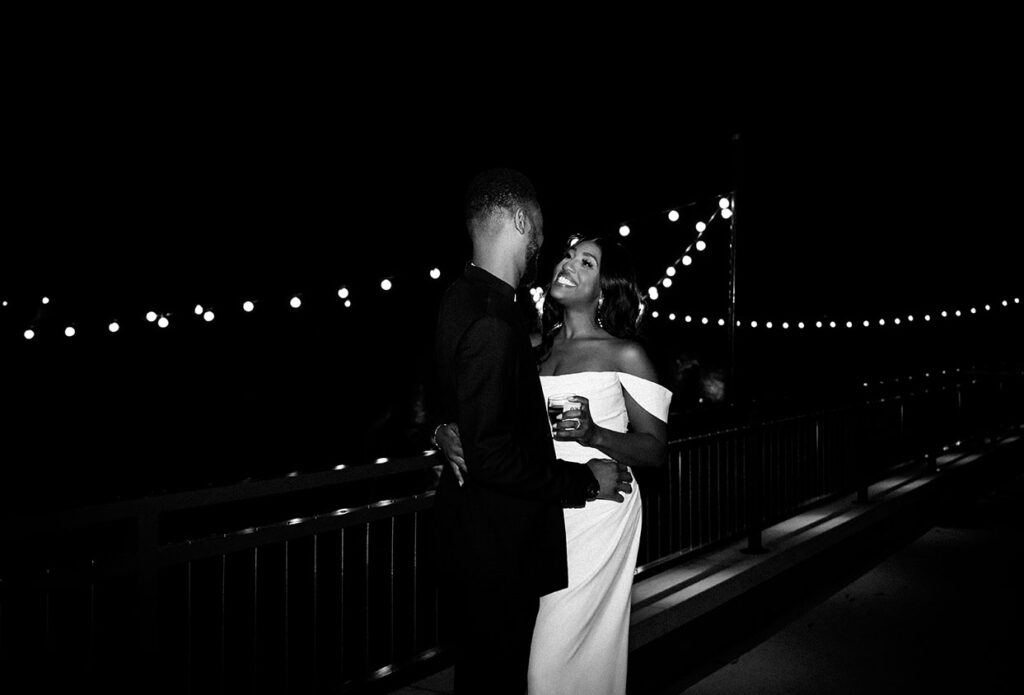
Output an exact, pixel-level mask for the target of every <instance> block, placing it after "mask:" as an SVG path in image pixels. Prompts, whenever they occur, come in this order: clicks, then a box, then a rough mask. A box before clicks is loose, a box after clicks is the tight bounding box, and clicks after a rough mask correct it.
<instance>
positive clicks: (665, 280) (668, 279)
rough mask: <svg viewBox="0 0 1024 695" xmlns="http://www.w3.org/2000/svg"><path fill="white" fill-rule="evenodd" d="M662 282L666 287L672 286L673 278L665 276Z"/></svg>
mask: <svg viewBox="0 0 1024 695" xmlns="http://www.w3.org/2000/svg"><path fill="white" fill-rule="evenodd" d="M661 284H662V285H664V286H665V287H666V289H667V288H669V287H671V286H672V278H665V279H664V280H662V281H661Z"/></svg>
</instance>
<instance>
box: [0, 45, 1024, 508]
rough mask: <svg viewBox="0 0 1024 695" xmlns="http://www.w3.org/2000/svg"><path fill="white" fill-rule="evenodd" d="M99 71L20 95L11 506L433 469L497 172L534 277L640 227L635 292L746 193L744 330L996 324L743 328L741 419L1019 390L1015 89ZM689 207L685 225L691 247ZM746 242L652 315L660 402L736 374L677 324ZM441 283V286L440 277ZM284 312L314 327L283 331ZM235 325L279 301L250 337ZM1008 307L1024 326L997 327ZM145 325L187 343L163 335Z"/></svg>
mask: <svg viewBox="0 0 1024 695" xmlns="http://www.w3.org/2000/svg"><path fill="white" fill-rule="evenodd" d="M111 64H116V65H118V66H119V67H118V69H117V70H111V69H103V65H104V64H103V63H91V62H90V63H84V64H81V65H79V64H76V63H75V62H74V61H65V62H63V63H62V64H61V65H60V69H59V70H49V71H46V72H45V76H46V78H45V79H40V78H39V76H38V74H36V75H34V76H29V75H22V76H21V77H20V79H19V80H18V83H17V84H16V85H15V86H13V87H12V89H11V93H12V94H13V95H15V98H14V99H12V101H11V103H12V107H11V110H10V112H9V114H8V116H10V117H11V119H12V120H11V122H12V123H14V124H15V125H14V126H13V127H11V128H9V129H8V131H7V137H6V138H5V140H6V142H5V150H6V153H7V157H6V160H7V167H6V168H7V171H8V177H7V178H8V187H7V192H6V196H5V198H6V200H7V201H8V206H7V207H8V211H9V215H8V221H7V224H6V225H5V227H6V229H5V232H4V234H3V237H4V240H3V247H2V268H0V294H2V295H3V299H5V300H7V301H8V303H9V304H8V306H7V307H4V308H3V310H2V314H0V345H2V350H3V354H4V365H5V366H4V391H5V398H4V401H5V406H6V409H7V411H8V413H7V416H6V417H5V423H6V429H7V431H8V435H7V437H6V439H7V441H8V442H9V443H10V445H9V446H8V448H7V449H6V453H5V459H6V461H5V463H4V466H5V467H6V469H7V470H8V473H9V480H10V481H12V482H11V484H10V485H8V486H7V487H6V489H7V490H8V491H9V492H10V493H11V494H10V495H9V496H10V497H17V498H18V499H19V500H20V501H22V502H25V501H26V500H31V501H32V503H37V502H38V501H39V500H47V501H49V502H50V503H51V504H61V505H63V504H69V503H78V502H81V501H83V500H93V499H100V498H108V497H116V496H127V495H133V494H140V492H149V491H155V490H165V489H180V488H188V487H195V486H198V485H204V484H208V483H211V482H226V481H231V480H237V479H240V478H245V477H252V476H257V477H258V476H265V475H275V474H280V473H286V472H289V471H293V470H316V469H321V468H325V467H329V466H333V465H336V464H337V463H365V462H368V461H372V460H373V459H374V458H376V457H378V456H398V455H403V454H407V453H411V452H414V451H416V450H419V449H421V448H422V447H423V446H425V442H426V436H427V434H429V430H430V429H432V426H433V420H432V418H431V411H430V406H431V403H430V393H429V379H430V375H431V374H432V371H431V370H432V365H431V361H430V349H431V341H432V334H433V312H434V310H435V308H436V302H437V300H438V297H439V296H440V293H441V291H443V288H444V286H445V285H446V284H447V283H448V282H450V281H451V280H452V279H453V278H454V277H455V276H456V274H457V273H458V272H459V271H460V270H461V268H462V266H463V264H464V263H465V261H466V260H467V258H468V253H469V247H468V243H467V240H466V237H465V233H464V226H463V221H462V196H463V193H464V190H465V186H466V183H467V182H468V180H469V178H470V177H471V176H472V175H473V174H475V173H476V172H477V171H479V170H480V169H482V168H486V167H489V166H512V167H516V168H519V169H521V170H522V171H524V172H525V173H527V174H528V175H529V176H530V177H531V178H532V179H533V181H534V183H535V184H536V186H537V188H538V190H539V192H540V195H541V201H542V205H543V208H544V214H545V231H546V238H547V241H546V244H545V249H544V254H543V257H542V263H541V265H542V268H544V269H545V270H544V271H542V272H546V270H547V269H550V267H551V264H552V263H553V261H554V259H555V258H556V257H557V252H558V250H559V249H560V248H561V245H562V242H563V241H564V239H565V238H566V237H567V236H568V235H569V234H571V233H573V232H583V233H587V234H612V235H614V234H615V232H616V230H617V229H618V226H619V225H620V224H621V223H623V222H628V223H629V224H630V225H631V227H632V229H633V233H632V234H631V235H630V237H629V238H628V239H627V240H625V242H624V243H626V244H627V246H629V248H630V249H631V251H632V252H633V254H634V256H635V258H636V261H637V264H638V269H639V272H640V279H641V282H642V284H643V285H644V286H645V287H646V286H648V285H650V284H652V283H653V282H654V281H656V280H657V279H658V278H660V277H661V275H662V274H663V272H664V268H665V267H666V266H667V265H668V264H669V263H670V262H671V261H672V260H674V259H675V258H677V257H678V256H679V255H680V254H681V252H682V250H683V249H684V248H685V246H686V244H687V243H689V241H691V240H692V239H693V238H694V233H693V232H692V229H693V227H692V224H693V222H694V221H695V220H696V219H700V218H701V217H706V216H708V215H710V213H711V212H713V211H714V210H715V206H716V202H715V196H716V195H717V194H720V193H723V192H729V191H738V198H737V200H738V202H737V209H738V211H739V215H738V218H737V224H738V233H739V246H738V265H737V273H738V275H737V290H738V292H737V297H738V302H737V304H738V312H739V317H740V318H741V319H743V320H744V322H745V323H746V322H747V321H749V320H750V319H758V320H760V321H761V322H762V323H763V322H764V321H767V320H773V321H775V322H776V324H777V323H778V322H781V321H782V320H788V321H789V322H791V323H793V324H795V322H796V321H799V320H805V321H807V322H808V323H812V322H813V321H815V320H817V319H819V318H821V319H824V320H828V319H829V318H835V319H836V320H839V321H841V322H845V321H846V320H848V319H852V320H854V321H855V323H856V324H857V326H858V327H859V326H860V322H861V321H862V320H864V319H870V320H872V322H873V323H874V322H875V321H877V319H878V318H887V319H888V318H891V317H895V316H906V315H907V314H916V315H918V316H920V315H921V314H924V313H931V314H933V315H934V314H937V313H938V311H939V310H941V309H943V308H947V309H948V310H949V311H950V312H952V311H953V310H954V309H955V308H960V309H961V310H962V311H964V312H965V314H966V313H967V311H968V309H969V308H970V307H971V306H977V308H978V310H979V312H981V311H982V309H981V306H982V305H983V304H985V303H990V304H991V305H992V306H993V311H992V312H991V313H979V315H977V316H973V317H971V316H969V315H967V316H965V317H964V318H962V319H958V320H955V321H954V320H953V319H948V320H947V321H946V322H944V323H939V322H937V321H936V322H934V323H933V324H931V325H928V326H926V325H924V324H922V323H921V322H920V321H918V322H915V324H914V325H913V327H910V326H902V327H893V326H892V324H891V321H890V322H889V323H888V325H887V326H886V327H884V328H883V327H878V328H872V329H864V328H860V329H859V330H853V331H851V333H849V334H842V335H838V334H835V333H834V334H831V335H830V334H828V332H827V331H825V332H819V333H814V332H813V331H811V330H808V329H805V332H801V333H799V334H798V333H797V332H796V331H795V330H793V329H791V330H790V332H788V333H782V332H781V331H779V330H777V329H776V330H775V331H774V332H763V331H762V332H758V333H747V332H744V331H742V330H741V331H740V338H739V340H738V344H737V356H738V362H737V369H738V378H737V383H736V384H730V385H727V393H728V395H729V400H733V399H736V400H738V399H740V397H741V396H742V398H743V399H744V400H749V399H751V398H757V399H761V400H764V401H772V402H784V401H786V402H795V401H798V402H800V403H802V404H807V403H810V402H820V401H821V400H822V399H823V398H825V397H826V396H828V395H829V394H834V393H848V392H849V390H850V389H851V388H852V387H853V386H859V385H860V384H861V382H862V381H863V380H865V379H867V378H869V377H871V378H873V379H874V378H891V377H893V376H899V375H902V374H908V373H914V372H923V371H926V370H927V369H930V368H946V367H948V368H950V369H952V368H955V367H962V368H970V367H975V366H979V365H981V366H985V367H986V368H989V367H991V368H1000V369H1002V368H1008V367H1012V366H1013V365H1017V366H1019V365H1020V354H1022V353H1021V351H1020V349H1019V348H1020V343H1019V338H1016V337H1015V336H1016V333H1018V332H1019V331H1018V330H1015V328H1016V325H1017V324H1019V316H1020V313H1019V312H1020V309H1019V305H1017V307H1016V308H1012V307H1013V305H1012V299H1013V297H1014V296H1019V293H1020V286H1021V283H1020V271H1019V269H1018V267H1017V266H1018V260H1017V259H1018V256H1017V253H1018V248H1019V242H1018V236H1019V231H1018V230H1017V227H1018V223H1017V221H1016V212H1017V199H1018V193H1017V192H1018V190H1019V187H1020V174H1019V169H1020V136H1019V134H1018V132H1017V131H1016V125H1015V123H1016V116H1015V112H1014V111H1013V110H1012V109H1011V107H1010V105H1009V104H1010V99H1009V96H1008V95H1006V94H1005V92H1004V90H1002V89H1001V88H1000V85H999V84H998V83H996V84H994V85H993V84H989V85H985V84H980V83H979V84H973V83H971V81H970V80H963V81H961V82H960V83H959V85H958V87H957V89H958V90H959V91H958V92H957V94H958V96H956V97H954V96H952V95H950V94H949V93H947V92H944V91H942V90H939V89H934V90H933V89H932V87H933V86H934V87H938V86H940V85H939V84H938V82H936V84H934V85H932V84H927V83H921V82H917V83H912V84H910V85H909V86H906V87H904V88H900V87H894V88H892V89H888V90H881V91H877V92H867V93H864V92H860V93H859V94H853V93H843V92H842V90H839V91H837V92H836V93H833V94H831V95H830V96H828V97H825V96H824V95H821V94H818V93H815V92H814V91H813V90H810V91H806V92H805V91H797V92H796V94H795V95H794V96H791V95H790V94H789V93H785V92H773V93H771V95H770V96H769V97H766V98H764V99H752V100H751V102H750V103H753V104H755V105H756V106H757V108H751V107H750V104H747V105H746V106H743V107H741V106H733V105H732V103H731V102H729V103H727V102H725V101H724V100H723V101H719V100H718V99H716V98H715V94H714V93H712V94H710V95H709V94H707V93H699V94H698V93H693V94H689V95H687V94H686V93H685V92H683V91H681V90H676V91H674V92H670V93H669V94H668V96H664V97H662V96H659V95H660V94H661V92H658V91H656V90H653V89H648V87H649V86H650V85H648V84H646V83H644V84H641V83H636V84H633V85H632V89H631V90H630V91H623V90H621V89H620V88H616V87H613V86H612V85H607V84H605V85H601V84H598V85H597V86H595V87H593V88H590V86H589V85H587V86H586V87H585V86H583V85H582V84H576V83H574V82H572V81H571V80H570V81H568V82H567V84H568V85H569V86H562V87H559V86H557V85H556V86H554V87H551V88H550V89H548V90H540V89H536V88H534V85H533V84H532V83H530V82H529V81H516V80H512V81H509V82H507V83H506V82H504V81H500V80H499V81H497V83H493V82H492V83H489V84H490V86H489V87H488V88H486V89H480V90H471V89H469V88H467V86H466V84H459V83H458V80H456V86H455V87H454V88H446V87H442V86H441V85H440V84H439V83H438V82H436V81H435V80H434V78H433V77H432V76H430V75H425V74H409V75H407V76H406V77H405V79H404V80H399V79H397V78H395V77H394V75H391V76H384V77H375V78H369V77H359V78H354V77H351V75H352V74H354V72H349V71H346V72H344V74H342V75H335V76H334V79H332V80H330V81H328V82H320V83H316V84H311V82H310V81H308V80H306V79H300V78H298V77H296V75H295V74H288V75H280V74H277V75H275V74H273V73H272V72H267V73H265V74H261V73H259V71H253V70H242V69H241V68H240V67H239V66H238V65H236V64H233V63H232V62H231V61H223V62H219V63H217V64H216V67H210V68H208V69H202V70H200V69H192V70H188V71H181V70H180V69H179V67H180V66H177V65H175V64H174V63H173V61H169V62H168V63H167V64H163V65H149V64H147V65H146V67H145V68H144V69H143V68H138V69H135V70H133V69H131V68H130V67H125V66H126V62H125V61H114V60H112V62H111V63H109V64H106V66H107V67H109V65H111ZM232 66H233V67H232ZM652 82H654V83H655V86H656V80H652ZM485 86H486V85H485ZM721 90H722V92H726V91H727V89H726V87H725V86H724V85H723V86H721ZM736 133H741V134H742V136H741V138H740V142H741V143H742V144H741V146H740V147H739V149H737V145H736V143H735V141H734V139H733V136H734V135H735V134H736ZM689 203H693V205H692V206H689V207H684V206H687V204H689ZM671 208H677V209H679V210H680V211H681V214H682V215H683V218H682V220H681V221H680V222H679V223H677V224H675V225H673V224H671V223H669V222H668V221H667V219H666V218H665V212H666V211H667V210H669V209H671ZM727 235H728V227H727V226H726V225H725V224H724V223H722V222H721V221H718V222H716V223H714V224H713V225H712V226H711V227H710V228H709V230H708V232H707V233H706V234H705V237H704V238H705V239H707V240H708V243H709V249H708V251H706V252H704V254H701V255H698V256H696V262H695V263H694V265H693V266H691V267H689V268H684V269H681V271H680V274H679V275H677V277H676V281H677V282H676V284H675V286H674V287H673V288H672V289H671V290H662V299H661V300H659V302H658V303H657V306H656V307H655V308H658V309H659V313H660V314H661V317H660V318H659V320H657V321H653V322H651V323H650V324H649V327H648V329H647V333H646V338H647V339H648V344H649V345H650V348H651V351H652V354H653V355H654V356H655V357H656V359H657V363H658V366H659V369H660V370H661V372H662V374H663V381H665V382H666V383H668V384H670V385H679V384H678V383H677V380H678V378H679V368H680V364H681V363H682V362H685V363H689V364H693V363H695V362H696V363H698V364H699V365H700V369H699V371H700V372H701V373H704V374H716V373H717V374H721V375H725V374H727V373H728V367H729V364H728V345H727V342H726V340H725V336H726V333H725V331H724V329H721V328H718V327H717V326H714V325H712V326H709V327H702V326H699V324H689V325H684V324H682V322H681V321H677V322H675V323H669V322H667V321H666V320H665V315H666V314H667V313H668V312H669V311H674V312H675V313H676V314H678V315H679V317H680V318H681V317H682V316H683V315H685V314H692V315H693V316H694V317H699V316H705V315H706V316H709V317H711V319H712V321H713V322H714V321H715V320H717V318H718V317H721V316H724V315H725V311H726V307H727V299H728V294H727V292H728V254H727ZM435 266H436V267H438V268H440V269H441V271H442V278H441V279H440V280H438V281H433V280H430V279H429V277H428V276H427V272H428V271H429V269H430V268H432V267H435ZM384 277H391V278H393V279H394V282H395V289H394V290H393V291H391V292H389V293H383V292H381V291H380V289H379V282H380V280H381V279H382V278H384ZM542 277H543V276H542ZM341 285H345V286H348V287H349V288H350V290H351V291H352V300H353V307H352V308H351V309H344V308H343V307H342V306H341V301H340V300H339V299H338V297H337V295H336V292H337V289H338V287H340V286H341ZM296 293H300V294H301V296H302V297H303V301H304V305H303V308H302V309H301V310H300V311H293V310H291V309H290V308H288V306H287V302H288V299H289V298H290V297H291V296H292V295H293V294H296ZM44 295H46V296H49V297H50V299H51V300H52V301H51V303H50V304H49V305H46V306H42V305H41V304H40V298H41V297H42V296H44ZM245 299H254V300H257V301H258V302H259V303H258V306H257V309H256V311H255V312H254V313H253V314H251V315H246V314H243V313H242V311H241V309H240V304H241V302H242V301H243V300H245ZM524 299H525V296H524ZM1003 299H1009V300H1010V301H1011V308H1010V309H1002V308H1001V307H998V308H997V305H998V303H999V302H1001V301H1002V300H1003ZM196 303H201V304H203V305H204V306H208V307H211V308H213V309H214V310H215V312H216V314H217V318H216V320H215V321H214V322H213V323H212V324H206V323H204V322H203V321H201V320H200V319H199V318H198V317H196V316H194V315H193V314H192V308H193V307H194V305H195V304H196ZM150 309H153V310H155V311H157V312H158V313H168V314H169V315H170V319H171V322H172V323H171V327H170V328H168V329H166V330H161V329H159V328H157V327H156V326H155V324H149V323H146V322H145V321H144V319H143V315H144V313H145V312H146V311H147V310H150ZM113 319H117V320H118V321H119V322H120V323H121V326H122V328H121V331H120V332H119V333H118V334H116V335H111V334H109V333H108V332H107V330H106V326H107V324H108V323H109V322H110V321H111V320H113ZM69 323H74V324H75V325H76V328H77V330H78V335H76V337H74V338H71V339H69V338H65V337H64V335H63V329H64V326H66V325H68V324H69ZM29 325H32V326H34V327H35V330H36V332H37V337H36V338H35V339H34V340H32V341H26V340H24V338H22V333H23V331H24V330H25V328H27V327H28V326H29ZM843 330H846V329H843ZM837 331H839V329H837ZM839 333H842V331H839ZM678 393H679V397H678V398H677V400H676V402H674V404H673V405H674V410H675V411H677V412H678V413H680V414H681V415H680V421H682V420H684V419H685V418H684V416H683V415H682V414H685V413H689V412H690V411H691V410H693V409H697V408H698V406H699V405H701V404H700V403H698V402H697V397H698V394H699V390H697V391H695V390H693V389H688V390H685V392H684V390H683V389H680V391H679V392H678ZM704 405H708V406H710V404H704ZM697 420H699V417H698V416H696V415H695V416H694V421H697ZM55 481H57V482H55ZM54 488H57V489H56V490H55V489H54Z"/></svg>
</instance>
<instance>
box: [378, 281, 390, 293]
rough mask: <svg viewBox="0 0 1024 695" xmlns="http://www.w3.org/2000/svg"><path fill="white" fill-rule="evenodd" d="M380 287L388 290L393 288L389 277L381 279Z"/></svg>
mask: <svg viewBox="0 0 1024 695" xmlns="http://www.w3.org/2000/svg"><path fill="white" fill-rule="evenodd" d="M380 288H381V289H382V290H384V291H385V292H387V291H388V290H390V289H391V281H390V280H388V279H387V278H384V279H383V280H381V281H380Z"/></svg>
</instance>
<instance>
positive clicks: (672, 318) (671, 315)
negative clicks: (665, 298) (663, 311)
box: [668, 314, 676, 321]
mask: <svg viewBox="0 0 1024 695" xmlns="http://www.w3.org/2000/svg"><path fill="white" fill-rule="evenodd" d="M668 320H669V321H675V320H676V315H675V314H669V315H668Z"/></svg>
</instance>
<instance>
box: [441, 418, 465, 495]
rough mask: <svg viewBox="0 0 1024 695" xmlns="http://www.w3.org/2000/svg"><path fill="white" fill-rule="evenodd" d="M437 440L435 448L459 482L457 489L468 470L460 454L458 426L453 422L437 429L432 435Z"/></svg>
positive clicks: (460, 439) (460, 445)
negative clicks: (439, 451) (438, 450)
mask: <svg viewBox="0 0 1024 695" xmlns="http://www.w3.org/2000/svg"><path fill="white" fill-rule="evenodd" d="M434 434H435V439H436V440H437V448H438V449H440V450H441V453H442V454H444V457H445V459H446V460H447V461H448V465H449V466H450V467H451V469H452V473H454V474H455V479H456V480H458V481H459V487H462V484H463V483H465V482H466V480H465V476H466V473H467V472H468V470H469V469H467V468H466V459H465V458H463V454H462V438H461V437H459V426H458V425H457V424H455V423H454V422H452V423H448V424H447V425H443V426H441V427H438V428H437V431H436V432H435V433H434Z"/></svg>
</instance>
